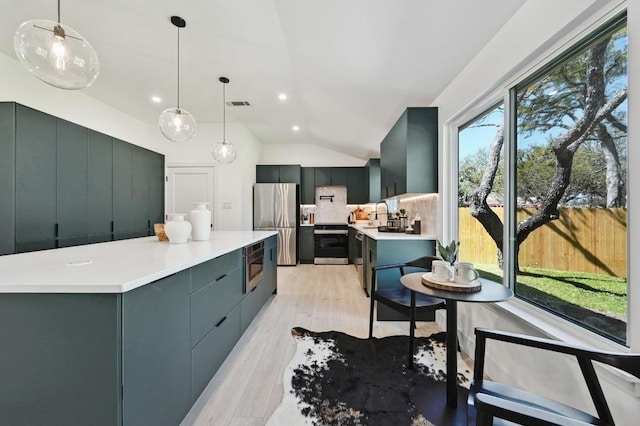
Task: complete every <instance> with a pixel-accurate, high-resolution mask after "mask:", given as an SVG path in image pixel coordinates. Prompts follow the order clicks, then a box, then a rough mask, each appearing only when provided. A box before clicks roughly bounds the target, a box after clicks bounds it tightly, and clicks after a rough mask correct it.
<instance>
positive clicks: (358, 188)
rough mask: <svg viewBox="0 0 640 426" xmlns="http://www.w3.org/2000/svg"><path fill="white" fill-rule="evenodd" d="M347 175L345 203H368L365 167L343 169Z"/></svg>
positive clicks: (367, 178) (367, 183) (367, 180)
mask: <svg viewBox="0 0 640 426" xmlns="http://www.w3.org/2000/svg"><path fill="white" fill-rule="evenodd" d="M343 169H344V170H345V172H346V175H347V203H348V204H366V203H368V202H369V201H368V200H369V176H368V170H367V168H366V167H344V168H343Z"/></svg>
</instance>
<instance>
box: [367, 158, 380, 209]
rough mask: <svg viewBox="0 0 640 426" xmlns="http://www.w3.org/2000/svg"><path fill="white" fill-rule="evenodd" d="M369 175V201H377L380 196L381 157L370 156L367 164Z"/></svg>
mask: <svg viewBox="0 0 640 426" xmlns="http://www.w3.org/2000/svg"><path fill="white" fill-rule="evenodd" d="M364 167H365V169H366V170H367V172H366V173H367V177H368V179H369V190H368V191H367V202H369V203H377V202H378V201H380V200H381V198H380V159H379V158H370V159H369V161H367V164H365V166H364Z"/></svg>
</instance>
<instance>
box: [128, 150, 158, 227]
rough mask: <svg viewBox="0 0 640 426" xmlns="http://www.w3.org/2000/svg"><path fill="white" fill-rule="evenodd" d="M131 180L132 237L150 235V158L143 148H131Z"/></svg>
mask: <svg viewBox="0 0 640 426" xmlns="http://www.w3.org/2000/svg"><path fill="white" fill-rule="evenodd" d="M132 151H133V161H132V163H133V180H132V188H131V202H132V206H131V207H132V209H131V215H132V217H131V232H132V236H133V237H146V236H149V235H151V229H152V226H153V225H152V224H151V219H150V217H151V215H150V213H149V178H150V169H151V163H150V162H151V156H150V155H149V151H147V150H146V149H144V148H141V147H138V146H133V149H132Z"/></svg>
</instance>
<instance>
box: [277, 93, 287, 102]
mask: <svg viewBox="0 0 640 426" xmlns="http://www.w3.org/2000/svg"><path fill="white" fill-rule="evenodd" d="M278 99H280V100H281V101H286V100H287V94H286V93H280V94H279V95H278Z"/></svg>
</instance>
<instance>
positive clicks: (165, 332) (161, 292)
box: [122, 270, 191, 426]
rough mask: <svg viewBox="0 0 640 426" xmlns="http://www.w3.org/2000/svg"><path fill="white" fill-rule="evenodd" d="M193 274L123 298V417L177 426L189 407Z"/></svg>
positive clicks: (138, 422) (126, 420)
mask: <svg viewBox="0 0 640 426" xmlns="http://www.w3.org/2000/svg"><path fill="white" fill-rule="evenodd" d="M189 277H190V271H189V270H185V271H181V272H179V273H177V274H174V275H170V276H168V277H166V278H163V279H160V280H158V281H155V282H153V283H150V284H147V285H144V286H142V287H138V288H137V289H135V290H131V291H129V292H127V293H124V294H123V295H122V324H123V327H122V377H123V380H122V387H123V399H122V418H123V424H125V425H141V424H152V425H167V426H169V425H176V424H179V423H180V421H181V420H182V419H183V418H184V416H185V415H186V414H187V412H188V411H189V409H190V408H191V344H190V338H189V336H190V318H191V317H190V290H191V288H190V278H189Z"/></svg>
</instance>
